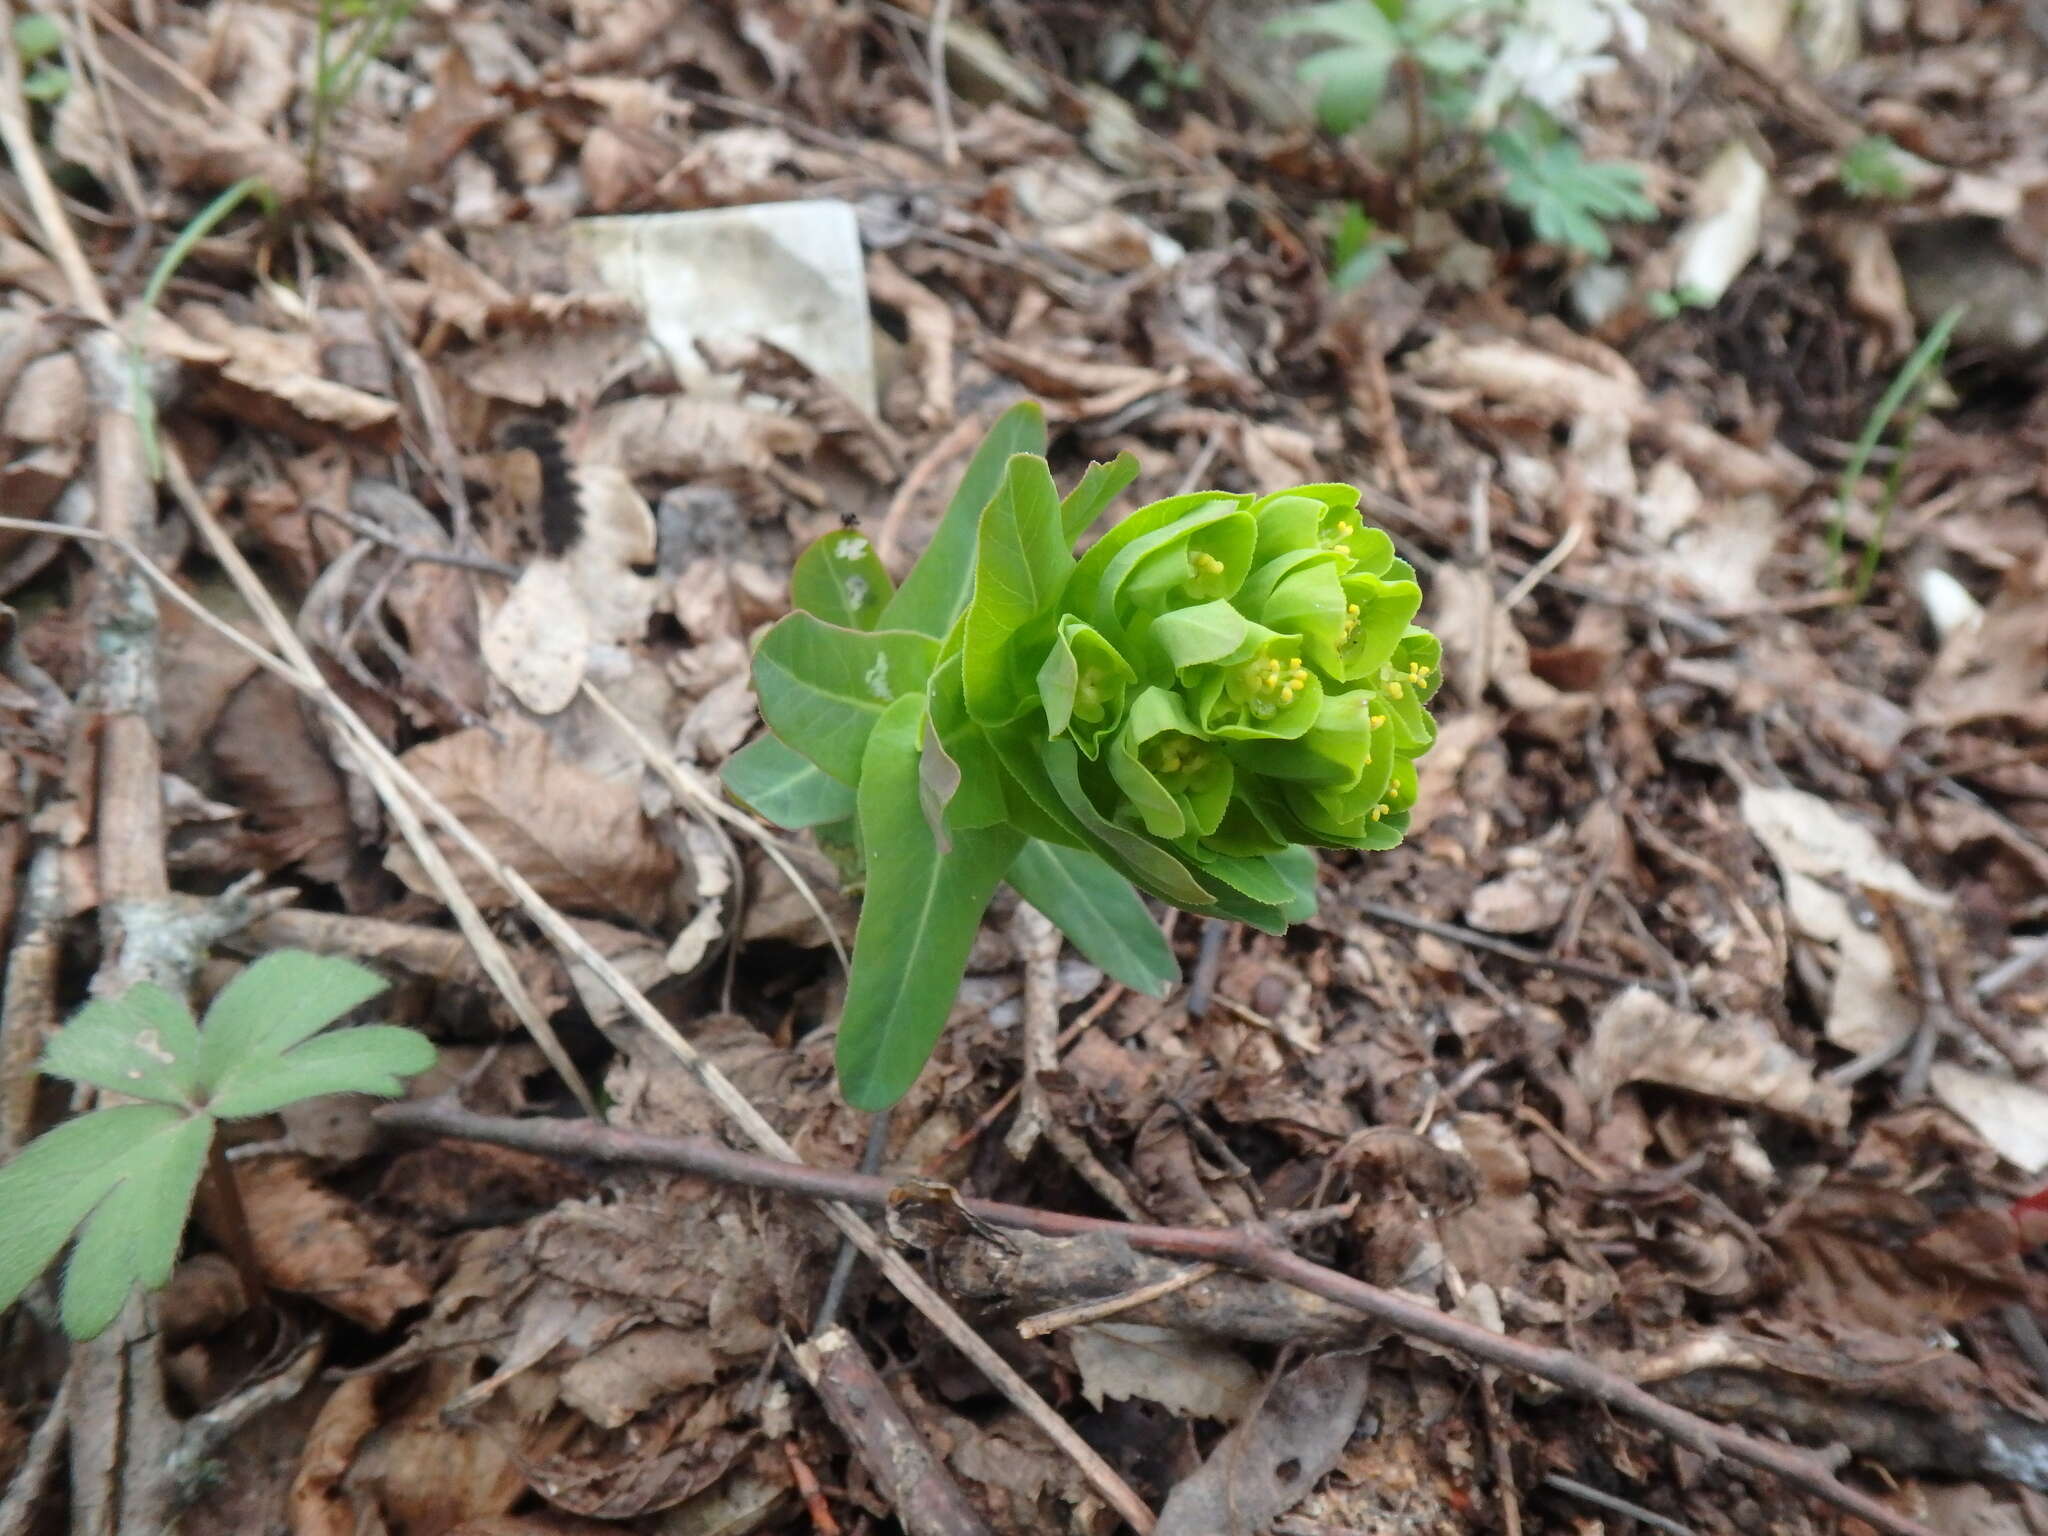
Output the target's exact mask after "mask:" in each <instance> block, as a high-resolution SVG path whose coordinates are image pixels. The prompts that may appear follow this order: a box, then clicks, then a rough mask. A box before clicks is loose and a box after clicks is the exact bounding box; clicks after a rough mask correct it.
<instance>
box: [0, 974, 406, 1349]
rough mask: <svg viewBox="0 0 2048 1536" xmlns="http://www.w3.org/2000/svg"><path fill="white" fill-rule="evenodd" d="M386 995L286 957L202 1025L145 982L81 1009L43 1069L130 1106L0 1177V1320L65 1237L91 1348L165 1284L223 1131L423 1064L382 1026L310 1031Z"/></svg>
mask: <svg viewBox="0 0 2048 1536" xmlns="http://www.w3.org/2000/svg"><path fill="white" fill-rule="evenodd" d="M384 987H385V983H384V981H383V980H382V979H381V978H379V977H378V976H376V975H375V974H373V973H372V972H370V971H367V970H365V969H363V967H361V966H359V965H355V964H352V963H351V962H349V961H347V960H338V959H334V958H332V957H330V956H326V955H314V954H307V953H305V952H303V951H298V950H284V951H281V952H279V953H277V954H273V955H266V956H265V957H264V958H262V959H260V960H258V961H256V962H255V964H253V965H251V966H249V967H248V969H246V970H245V971H243V972H242V973H241V975H239V976H237V977H236V978H235V979H234V980H233V981H231V982H230V983H228V985H227V987H226V988H225V989H223V990H222V992H221V994H220V996H218V997H217V998H215V999H214V1002H213V1006H212V1007H211V1008H209V1009H208V1010H207V1011H206V1023H205V1025H204V1026H203V1027H202V1026H200V1025H196V1024H194V1023H193V1021H192V1011H191V1010H190V1009H189V1008H188V1007H186V1005H185V1003H184V1000H183V999H181V998H178V997H175V996H173V995H172V994H171V993H169V992H167V991H165V990H164V989H163V988H162V987H159V986H157V985H155V984H154V983H153V982H140V983H138V984H136V985H135V986H133V987H130V988H129V989H128V990H127V991H126V992H124V993H122V994H121V995H120V996H119V997H113V998H97V999H95V1000H94V1001H92V1002H90V1003H88V1004H86V1005H85V1007H83V1008H81V1009H80V1010H79V1011H78V1012H77V1013H76V1014H75V1015H73V1017H72V1019H71V1021H70V1022H69V1023H68V1024H66V1025H65V1026H64V1027H63V1028H62V1029H60V1030H59V1031H58V1032H57V1033H56V1034H55V1035H54V1036H53V1037H52V1038H51V1040H50V1044H49V1047H48V1049H47V1050H46V1051H45V1052H44V1054H43V1070H44V1071H45V1072H47V1073H49V1074H50V1075H51V1076H52V1077H61V1078H65V1079H68V1080H69V1081H71V1082H74V1083H84V1084H87V1085H89V1086H91V1087H94V1088H97V1089H99V1090H100V1091H101V1092H102V1093H104V1094H118V1095H120V1096H121V1097H123V1098H125V1099H139V1100H141V1101H143V1102H141V1103H118V1104H109V1105H107V1106H106V1107H104V1108H101V1109H95V1110H93V1111H92V1112H91V1113H89V1114H85V1115H80V1116H79V1117H78V1118H77V1119H75V1120H69V1121H66V1122H65V1123H64V1124H63V1125H60V1126H58V1127H57V1128H56V1129H55V1130H52V1131H50V1132H48V1133H47V1134H45V1135H43V1136H39V1137H38V1138H36V1140H35V1141H33V1142H31V1143H30V1144H29V1145H28V1146H27V1147H25V1148H23V1149H22V1151H21V1152H20V1154H19V1155H18V1156H16V1157H15V1158H14V1160H13V1161H12V1162H10V1163H8V1164H7V1165H6V1166H5V1167H4V1168H0V1212H5V1213H6V1215H5V1221H4V1222H0V1309H4V1308H6V1307H10V1306H12V1305H13V1304H14V1303H15V1302H16V1301H17V1300H18V1299H20V1297H21V1294H22V1293H23V1292H24V1291H26V1290H27V1289H28V1287H29V1285H30V1284H31V1283H32V1282H33V1281H34V1280H35V1278H36V1276H38V1275H40V1274H41V1273H42V1272H43V1271H44V1270H45V1269H47V1268H48V1267H49V1265H50V1263H51V1261H52V1260H53V1259H55V1258H56V1257H57V1255H58V1253H59V1252H60V1251H61V1250H62V1249H63V1247H64V1245H65V1243H66V1242H71V1243H72V1248H71V1259H70V1262H69V1263H68V1264H67V1265H66V1266H65V1270H64V1284H63V1297H62V1302H61V1305H60V1307H59V1313H60V1316H61V1317H62V1319H63V1323H64V1329H65V1331H66V1332H67V1333H69V1334H70V1335H71V1336H72V1337H73V1338H79V1339H89V1338H91V1337H93V1336H94V1335H95V1334H98V1333H100V1332H101V1331H102V1330H104V1329H105V1328H106V1327H107V1325H108V1324H109V1323H111V1322H113V1320H114V1318H115V1317H116V1316H117V1315H118V1314H119V1312H120V1310H121V1307H122V1305H123V1303H125V1302H126V1301H127V1299H128V1295H129V1292H130V1291H131V1290H132V1289H133V1288H134V1287H135V1286H136V1285H138V1284H140V1285H142V1286H144V1287H146V1288H148V1289H152V1290H153V1289H156V1288H157V1287H159V1286H161V1285H163V1284H164V1282H165V1281H167V1280H168V1279H169V1278H170V1274H171V1266H172V1264H173V1263H174V1262H175V1261H176V1259H177V1256H178V1246H179V1242H180V1239H181V1237H182V1236H183V1234H184V1230H185V1220H186V1217H187V1215H188V1214H189V1213H190V1211H191V1208H192V1200H193V1196H194V1194H195V1192H196V1191H197V1189H198V1187H199V1180H200V1177H201V1175H202V1174H204V1173H205V1172H206V1169H207V1166H208V1161H209V1154H210V1153H211V1152H212V1149H213V1139H214V1132H215V1130H216V1129H217V1128H218V1126H219V1124H220V1122H221V1121H223V1120H242V1119H247V1118H249V1117H250V1116H253V1115H267V1114H269V1113H271V1112H272V1111H273V1110H277V1109H281V1108H283V1107H284V1106H285V1105H287V1104H294V1103H297V1102H298V1101H299V1100H301V1099H310V1098H314V1097H316V1096H318V1095H321V1094H329V1093H370V1094H378V1095H381V1096H383V1097H386V1098H392V1097H396V1096H397V1095H398V1094H399V1093H400V1092H401V1091H402V1083H401V1079H403V1078H406V1077H410V1076H412V1075H414V1074H416V1073H420V1072H424V1071H426V1070H427V1068H428V1067H430V1066H432V1065H433V1064H434V1048H433V1046H432V1045H430V1044H429V1043H428V1042H427V1040H426V1038H425V1037H424V1036H422V1035H420V1034H418V1033H416V1032H415V1031H413V1030H410V1029H400V1028H397V1027H396V1026H393V1025H386V1024H365V1025H358V1026H356V1027H354V1028H350V1029H338V1030H333V1031H331V1032H329V1033H327V1034H321V1031H322V1030H324V1029H326V1028H327V1026H328V1025H329V1024H332V1023H333V1022H334V1021H335V1020H336V1019H338V1018H340V1017H341V1016H342V1015H343V1014H345V1013H347V1012H348V1011H349V1010H350V1009H352V1008H356V1007H358V1006H360V1005H361V1004H363V1003H366V1002H368V1001H369V1000H370V999H371V998H373V997H375V996H376V995H377V994H378V993H379V992H382V991H383V990H384ZM74 1234H76V1240H75V1241H73V1236H74Z"/></svg>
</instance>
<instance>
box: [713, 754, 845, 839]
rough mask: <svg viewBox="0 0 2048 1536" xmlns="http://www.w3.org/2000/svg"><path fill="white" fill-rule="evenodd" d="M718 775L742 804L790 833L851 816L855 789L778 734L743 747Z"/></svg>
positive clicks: (728, 759)
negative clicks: (833, 775) (834, 776)
mask: <svg viewBox="0 0 2048 1536" xmlns="http://www.w3.org/2000/svg"><path fill="white" fill-rule="evenodd" d="M719 777H720V778H722V779H723V780H724V781H725V787H726V789H727V791H729V792H730V793H731V795H732V797H733V798H734V799H735V800H737V801H739V802H740V804H742V805H744V806H746V807H747V808H748V809H749V810H751V811H753V812H754V814H755V815H757V816H763V817H766V818H767V819H768V820H769V821H772V822H773V823H775V825H776V826H778V827H786V828H788V829H789V830H790V831H792V832H796V831H801V830H802V829H803V828H805V827H815V826H817V825H819V824H820V823H821V822H827V821H844V820H845V819H846V818H847V817H849V816H851V815H852V814H853V786H852V785H850V784H843V783H841V782H840V781H839V780H838V779H835V778H833V777H832V775H831V774H829V773H827V772H826V771H825V770H824V769H822V768H820V767H819V766H818V765H817V764H816V763H814V762H812V761H811V760H810V759H809V758H807V757H805V756H804V755H803V754H802V753H801V752H798V751H797V750H796V749H795V748H793V747H791V746H790V745H789V744H788V743H787V742H784V741H782V740H780V739H778V738H777V737H774V736H763V737H761V738H760V739H759V740H758V741H751V742H749V743H747V745H745V746H744V747H741V748H740V749H739V751H737V752H735V753H734V754H733V755H732V756H731V757H729V758H727V759H726V760H725V767H724V768H723V769H722V770H720V774H719Z"/></svg>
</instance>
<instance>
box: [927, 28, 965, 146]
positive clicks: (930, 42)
mask: <svg viewBox="0 0 2048 1536" xmlns="http://www.w3.org/2000/svg"><path fill="white" fill-rule="evenodd" d="M952 19H953V0H934V3H933V5H932V24H931V30H930V31H928V32H927V33H925V38H924V63H925V69H926V70H927V71H928V72H929V73H930V74H931V77H932V78H931V87H932V118H933V121H934V122H936V123H937V124H938V129H939V163H940V164H942V165H944V166H945V168H946V169H947V170H949V171H950V170H952V169H953V167H955V166H956V165H958V164H959V163H960V144H959V141H958V140H957V139H956V138H955V137H954V135H953V89H952V87H951V86H949V85H948V84H947V83H946V28H947V26H948V25H949V24H950V23H951V21H952Z"/></svg>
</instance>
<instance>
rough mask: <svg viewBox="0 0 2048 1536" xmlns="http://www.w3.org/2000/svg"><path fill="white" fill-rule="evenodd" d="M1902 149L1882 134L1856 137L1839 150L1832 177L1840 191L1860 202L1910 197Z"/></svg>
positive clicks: (1910, 189) (1893, 201) (1883, 201)
mask: <svg viewBox="0 0 2048 1536" xmlns="http://www.w3.org/2000/svg"><path fill="white" fill-rule="evenodd" d="M1904 154H1905V152H1904V151H1903V150H1901V149H1900V148H1899V146H1898V145H1897V144H1896V143H1894V142H1893V141H1892V139H1891V138H1890V137H1889V136H1888V135H1886V134H1882V133H1878V134H1872V135H1871V136H1870V137H1868V138H1863V139H1858V140H1857V141H1856V142H1855V143H1854V144H1851V145H1850V146H1849V147H1848V148H1847V149H1845V150H1843V151H1842V164H1841V168H1840V169H1839V170H1838V171H1836V173H1835V179H1836V180H1837V181H1839V182H1840V183H1841V184H1842V190H1843V191H1844V192H1846V193H1848V194H1849V195H1850V196H1851V197H1853V198H1857V199H1859V200H1861V201H1863V202H1876V203H1896V202H1901V201H1903V200H1904V199H1906V198H1908V197H1910V196H1912V194H1913V186H1912V183H1911V182H1910V181H1908V180H1907V177H1906V166H1905V160H1904V158H1903V157H1904Z"/></svg>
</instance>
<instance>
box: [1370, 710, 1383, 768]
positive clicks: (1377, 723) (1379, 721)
mask: <svg viewBox="0 0 2048 1536" xmlns="http://www.w3.org/2000/svg"><path fill="white" fill-rule="evenodd" d="M1386 723H1387V717H1386V716H1385V715H1374V716H1373V717H1372V728H1373V729H1374V730H1378V729H1379V728H1380V727H1381V726H1383V725H1385V724H1386ZM1366 761H1368V762H1370V761H1371V759H1370V758H1368V759H1366Z"/></svg>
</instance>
